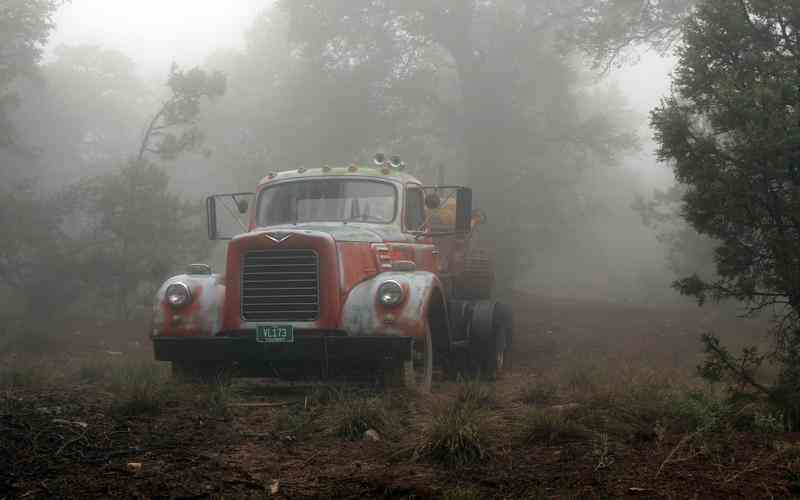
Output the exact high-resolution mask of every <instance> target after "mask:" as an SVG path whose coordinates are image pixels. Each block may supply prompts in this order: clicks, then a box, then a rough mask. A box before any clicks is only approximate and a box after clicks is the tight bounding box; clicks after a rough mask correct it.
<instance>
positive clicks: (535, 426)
mask: <svg viewBox="0 0 800 500" xmlns="http://www.w3.org/2000/svg"><path fill="white" fill-rule="evenodd" d="M588 435H589V433H588V431H587V430H586V429H585V428H584V427H583V426H581V425H580V424H578V423H577V422H574V421H572V420H570V419H568V418H566V417H565V416H564V415H563V414H561V413H557V412H552V411H542V410H533V411H531V412H530V413H529V414H528V415H527V416H526V417H525V419H524V421H523V423H522V438H523V440H524V441H525V442H527V443H534V442H543V443H547V444H555V443H563V442H567V441H572V440H578V439H584V438H586V437H587V436H588Z"/></svg>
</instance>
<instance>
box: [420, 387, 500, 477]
mask: <svg viewBox="0 0 800 500" xmlns="http://www.w3.org/2000/svg"><path fill="white" fill-rule="evenodd" d="M490 418H491V417H490V414H489V413H488V412H487V411H486V410H485V409H484V408H481V407H480V406H478V405H476V404H474V403H467V404H464V403H463V402H461V401H459V400H455V401H449V402H444V403H440V404H438V405H435V407H434V408H433V411H432V413H431V415H430V417H429V420H428V421H427V422H426V423H425V425H424V426H423V428H422V431H421V432H420V435H419V438H418V441H417V445H416V447H415V450H414V456H415V457H416V458H417V459H428V460H431V461H433V462H437V463H440V464H443V465H448V466H461V465H467V464H472V463H476V462H479V461H481V460H483V459H484V458H485V457H486V456H487V449H488V437H489V433H490V428H489V423H490Z"/></svg>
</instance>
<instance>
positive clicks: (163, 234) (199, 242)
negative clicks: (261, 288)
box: [77, 160, 207, 318]
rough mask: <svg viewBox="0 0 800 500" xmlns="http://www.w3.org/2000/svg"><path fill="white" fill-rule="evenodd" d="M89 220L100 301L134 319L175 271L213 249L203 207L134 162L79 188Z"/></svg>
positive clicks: (90, 261)
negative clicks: (179, 193) (177, 194)
mask: <svg viewBox="0 0 800 500" xmlns="http://www.w3.org/2000/svg"><path fill="white" fill-rule="evenodd" d="M77 190H78V193H79V194H78V195H77V196H78V197H79V198H80V199H81V201H82V204H83V210H84V213H85V215H86V218H87V230H86V240H84V249H83V252H82V254H81V258H82V260H83V262H84V265H85V267H86V274H85V277H86V279H87V281H88V282H89V285H90V287H91V289H92V290H94V291H96V292H97V295H96V296H95V300H96V301H98V302H100V303H103V302H107V303H108V304H109V305H111V306H112V307H113V310H114V311H115V312H116V315H117V317H121V318H129V317H130V316H131V315H132V313H133V312H135V307H137V306H141V305H143V304H145V303H147V304H148V305H149V301H150V299H151V297H152V296H153V293H154V292H155V289H156V288H157V286H158V284H159V283H161V281H163V279H164V276H166V275H167V274H168V273H169V272H170V271H173V272H174V271H176V270H178V269H180V267H179V266H182V265H184V264H185V263H186V262H187V261H191V260H196V259H197V258H198V257H199V256H202V255H204V254H205V252H206V251H207V250H206V249H207V243H206V238H205V231H204V227H203V225H202V220H201V218H200V216H199V214H200V213H201V208H200V206H199V205H198V204H194V203H188V202H185V201H183V200H181V199H180V198H179V197H178V196H176V195H175V194H173V193H172V192H171V191H170V189H169V176H168V175H167V172H166V171H165V170H164V169H163V168H161V167H159V166H157V165H155V164H153V163H150V162H149V161H147V160H132V161H131V162H129V163H128V164H127V165H126V166H124V167H123V168H122V169H120V170H119V171H118V172H117V173H113V174H106V175H103V176H100V177H97V178H94V179H91V180H90V181H87V182H85V183H84V184H83V185H82V186H80V187H78V188H77Z"/></svg>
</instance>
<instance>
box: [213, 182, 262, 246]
mask: <svg viewBox="0 0 800 500" xmlns="http://www.w3.org/2000/svg"><path fill="white" fill-rule="evenodd" d="M251 196H253V193H233V194H215V195H213V196H209V197H208V198H206V219H207V224H208V239H210V240H229V239H231V238H233V237H234V236H236V235H237V234H241V233H243V232H247V225H248V221H247V218H246V217H243V216H244V215H246V214H247V211H248V210H249V208H250V201H249V200H248V198H249V197H251ZM217 209H220V210H217Z"/></svg>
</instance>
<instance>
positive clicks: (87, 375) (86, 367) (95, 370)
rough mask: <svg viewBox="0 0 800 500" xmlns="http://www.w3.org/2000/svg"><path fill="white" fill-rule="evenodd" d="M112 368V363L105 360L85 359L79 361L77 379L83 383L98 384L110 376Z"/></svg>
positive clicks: (97, 358)
mask: <svg viewBox="0 0 800 500" xmlns="http://www.w3.org/2000/svg"><path fill="white" fill-rule="evenodd" d="M112 368H113V367H112V363H111V362H110V361H109V360H108V359H106V358H101V357H92V358H87V359H84V360H83V361H81V366H80V368H79V369H78V378H80V379H81V380H82V381H84V382H100V381H101V380H105V379H107V378H108V377H109V376H110V374H111V371H112Z"/></svg>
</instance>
